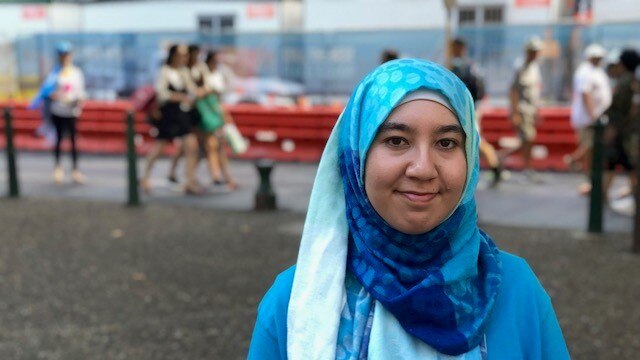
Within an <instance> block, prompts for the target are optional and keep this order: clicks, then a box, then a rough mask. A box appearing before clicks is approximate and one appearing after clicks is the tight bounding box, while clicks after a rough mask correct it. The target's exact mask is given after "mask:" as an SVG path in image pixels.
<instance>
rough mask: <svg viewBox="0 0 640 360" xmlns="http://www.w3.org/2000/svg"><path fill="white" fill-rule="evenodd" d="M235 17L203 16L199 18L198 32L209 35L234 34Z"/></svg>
mask: <svg viewBox="0 0 640 360" xmlns="http://www.w3.org/2000/svg"><path fill="white" fill-rule="evenodd" d="M234 25H235V17H234V16H233V15H201V16H199V17H198V30H199V31H200V32H202V33H207V34H220V33H222V34H225V33H230V32H233V30H234Z"/></svg>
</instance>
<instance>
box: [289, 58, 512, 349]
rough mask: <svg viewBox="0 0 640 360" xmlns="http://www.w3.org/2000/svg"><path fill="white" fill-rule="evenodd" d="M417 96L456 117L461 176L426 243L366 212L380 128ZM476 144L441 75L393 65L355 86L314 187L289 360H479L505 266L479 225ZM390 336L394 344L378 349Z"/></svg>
mask: <svg viewBox="0 0 640 360" xmlns="http://www.w3.org/2000/svg"><path fill="white" fill-rule="evenodd" d="M424 90H427V91H430V92H432V93H435V94H436V95H438V96H442V97H444V99H446V102H447V103H448V104H447V105H450V107H452V110H453V112H454V113H455V114H456V115H457V118H458V121H459V122H460V124H461V126H462V128H463V130H464V132H465V135H466V137H465V153H466V159H467V176H466V183H465V188H464V191H463V194H462V196H461V198H460V201H459V203H458V204H457V207H456V208H455V209H454V210H453V211H452V213H451V214H450V215H449V217H448V218H447V219H446V220H444V221H443V222H442V223H440V224H439V225H438V226H436V227H435V228H434V229H432V230H430V231H429V232H427V233H425V234H420V235H408V234H404V233H402V232H400V231H398V230H396V229H394V228H392V227H391V226H389V225H388V224H387V223H386V221H385V220H384V219H382V218H381V217H380V216H379V215H378V214H377V213H376V211H375V210H374V209H373V207H372V206H371V203H370V202H369V200H368V198H367V196H366V194H365V190H364V164H365V162H366V156H367V152H368V151H369V147H370V146H371V143H372V142H373V139H374V138H375V136H376V134H377V131H378V128H379V127H380V125H381V124H382V123H383V122H384V121H385V120H386V119H387V117H388V116H389V114H390V113H391V112H392V111H393V109H395V108H396V107H397V106H399V104H400V103H401V102H402V101H403V99H406V97H407V96H411V94H415V93H416V92H417V91H424ZM441 103H442V102H441ZM478 141H479V137H478V132H477V129H476V125H475V121H474V107H473V100H472V98H471V95H470V94H469V92H468V91H467V89H466V87H465V86H464V84H463V83H462V82H461V81H460V80H459V79H458V78H457V77H456V76H455V75H453V74H452V73H451V72H449V71H448V70H446V69H445V68H443V67H442V66H440V65H438V64H435V63H431V62H428V61H424V60H418V59H401V60H395V61H391V62H388V63H385V64H383V65H381V66H380V67H378V68H377V69H376V70H374V71H373V72H372V73H370V74H369V75H368V76H367V77H365V79H364V80H362V82H361V83H360V84H359V85H358V86H357V87H356V89H355V91H354V93H353V94H352V96H351V99H350V101H349V103H348V105H347V107H346V108H345V110H344V112H343V113H342V115H341V116H340V119H339V121H338V123H337V124H336V126H335V128H334V131H333V133H332V134H331V137H330V139H329V141H328V143H327V146H326V148H325V152H324V154H323V156H322V159H321V162H320V166H319V169H318V174H317V177H316V181H315V183H314V189H313V192H312V195H311V201H310V205H309V211H308V215H307V220H306V222H305V228H304V231H303V235H302V242H301V245H300V252H299V255H298V265H297V269H296V275H295V278H294V284H293V289H292V293H291V300H290V303H289V313H288V324H287V325H288V327H287V333H288V334H287V336H288V340H287V341H288V343H287V353H288V357H289V359H303V358H304V359H336V358H345V359H360V358H367V356H369V358H370V359H373V358H384V357H385V354H386V355H391V354H393V355H394V356H396V358H410V357H411V356H426V355H428V354H436V355H437V354H438V353H442V354H447V355H463V354H478V353H479V350H478V348H479V346H480V345H481V343H482V340H483V336H484V331H485V329H486V325H487V321H488V319H489V316H490V314H491V310H492V309H493V305H494V304H495V300H496V298H497V295H498V291H499V287H500V282H501V278H500V267H501V265H500V261H499V252H498V249H497V248H496V246H495V245H494V244H493V241H492V240H491V238H489V236H488V235H486V234H484V233H483V232H482V231H481V230H480V229H479V228H478V226H477V222H476V221H477V214H476V206H475V199H474V192H475V188H476V185H477V182H478V174H479V166H478ZM390 338H392V339H396V340H395V341H393V342H392V343H390V344H385V346H381V345H380V344H379V343H380V342H382V341H383V339H390ZM416 339H417V340H418V341H415V340H416ZM387 345H388V346H387ZM394 347H396V348H394ZM389 349H393V353H388V351H389ZM385 351H386V352H387V353H385ZM383 353H385V354H383ZM472 357H473V356H472Z"/></svg>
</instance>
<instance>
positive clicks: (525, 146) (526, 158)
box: [520, 140, 533, 170]
mask: <svg viewBox="0 0 640 360" xmlns="http://www.w3.org/2000/svg"><path fill="white" fill-rule="evenodd" d="M532 148H533V142H531V141H528V140H527V141H524V142H523V143H522V148H521V149H520V152H521V154H522V160H523V162H524V169H525V170H531V149H532Z"/></svg>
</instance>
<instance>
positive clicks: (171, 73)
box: [140, 45, 202, 195]
mask: <svg viewBox="0 0 640 360" xmlns="http://www.w3.org/2000/svg"><path fill="white" fill-rule="evenodd" d="M186 61H187V47H186V46H184V45H173V46H171V47H170V48H169V54H168V56H167V61H166V64H165V65H164V66H163V67H162V68H161V69H160V74H159V76H158V80H157V82H156V94H157V98H158V102H159V104H160V113H161V116H160V119H159V120H158V123H157V124H156V128H157V130H158V132H157V135H156V143H155V144H154V146H153V148H151V150H150V151H149V153H148V154H147V164H146V167H145V170H144V175H143V177H142V180H141V181H140V183H141V187H142V189H143V190H144V191H145V192H146V193H149V192H150V191H151V182H150V179H151V170H152V169H153V164H154V163H155V161H156V160H157V159H158V157H159V156H160V155H161V154H162V151H163V150H164V148H165V147H166V146H167V144H169V143H170V142H172V141H173V140H174V139H175V138H181V139H182V141H181V145H180V146H181V147H182V149H181V150H180V151H182V152H183V153H184V154H185V158H186V160H187V166H186V183H185V187H184V190H185V193H187V194H196V195H197V194H201V193H202V189H201V188H200V187H199V186H198V183H197V181H196V176H195V175H196V174H195V173H196V166H197V156H198V140H197V138H196V136H195V135H194V134H193V133H192V132H191V118H190V117H189V111H190V110H191V107H192V105H193V99H194V97H195V96H194V94H195V87H194V86H193V84H192V83H191V80H190V78H189V74H188V73H187V72H186V70H185V65H186Z"/></svg>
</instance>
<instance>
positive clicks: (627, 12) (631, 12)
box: [593, 0, 640, 23]
mask: <svg viewBox="0 0 640 360" xmlns="http://www.w3.org/2000/svg"><path fill="white" fill-rule="evenodd" d="M593 21H594V22H596V23H607V22H625V21H634V22H640V1H638V0H593Z"/></svg>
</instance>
